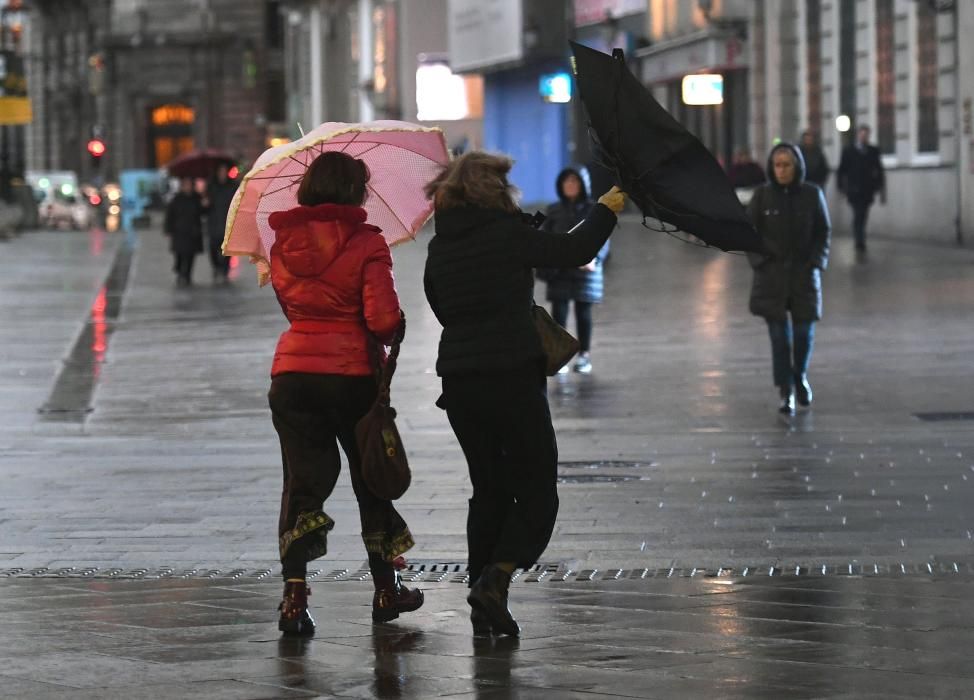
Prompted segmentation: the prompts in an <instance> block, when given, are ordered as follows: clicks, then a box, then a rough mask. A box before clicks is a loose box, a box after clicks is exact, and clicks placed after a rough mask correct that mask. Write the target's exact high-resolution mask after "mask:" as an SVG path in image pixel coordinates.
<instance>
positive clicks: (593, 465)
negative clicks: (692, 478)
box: [558, 460, 656, 484]
mask: <svg viewBox="0 0 974 700" xmlns="http://www.w3.org/2000/svg"><path fill="white" fill-rule="evenodd" d="M653 466H656V463H655V462H622V461H616V460H603V461H592V460H583V461H577V462H559V463H558V483H559V484H612V483H618V482H623V481H648V480H649V478H650V477H648V476H643V475H641V474H620V473H616V472H615V470H617V469H627V470H631V469H646V468H648V467H653ZM595 472H599V473H595Z"/></svg>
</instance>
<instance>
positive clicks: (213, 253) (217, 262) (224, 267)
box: [210, 240, 230, 277]
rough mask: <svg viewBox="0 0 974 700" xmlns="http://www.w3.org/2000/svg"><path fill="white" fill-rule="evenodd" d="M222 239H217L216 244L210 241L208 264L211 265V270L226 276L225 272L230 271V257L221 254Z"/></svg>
mask: <svg viewBox="0 0 974 700" xmlns="http://www.w3.org/2000/svg"><path fill="white" fill-rule="evenodd" d="M222 245H223V241H222V240H221V241H219V242H218V243H216V245H214V244H213V242H212V241H211V242H210V265H212V266H213V272H214V273H215V274H217V275H220V276H222V277H226V276H227V273H228V272H230V258H228V257H227V256H225V255H224V254H223V251H222V250H221V246H222Z"/></svg>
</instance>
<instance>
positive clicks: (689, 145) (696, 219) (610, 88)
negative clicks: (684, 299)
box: [571, 42, 762, 252]
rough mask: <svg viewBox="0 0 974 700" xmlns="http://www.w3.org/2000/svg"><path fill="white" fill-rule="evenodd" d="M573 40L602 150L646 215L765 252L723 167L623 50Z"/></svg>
mask: <svg viewBox="0 0 974 700" xmlns="http://www.w3.org/2000/svg"><path fill="white" fill-rule="evenodd" d="M571 45H572V52H573V53H574V55H575V58H574V61H573V68H574V71H575V78H576V81H577V83H578V91H579V94H580V95H581V98H582V103H583V104H584V105H585V111H586V112H587V113H588V120H589V126H590V129H589V133H590V134H591V136H592V140H593V142H594V145H595V147H596V156H597V157H598V158H599V159H600V160H601V161H602V162H603V164H604V165H605V166H606V167H608V168H609V169H610V170H611V171H612V172H613V174H614V175H615V177H616V180H617V183H618V185H619V187H621V188H622V189H623V190H625V191H626V193H627V194H628V195H629V197H630V198H631V199H632V201H633V202H635V203H636V205H637V206H638V207H639V209H640V210H641V211H642V213H643V216H645V217H651V218H654V219H657V220H658V221H660V222H665V223H666V224H670V225H672V226H674V227H676V229H679V230H681V231H685V232H687V233H691V234H693V235H694V236H696V237H697V238H698V239H700V240H701V241H703V242H704V243H706V244H708V245H712V246H716V247H717V248H720V249H721V250H743V251H755V252H757V251H760V250H761V249H762V247H761V238H760V236H759V235H758V233H757V231H756V230H755V229H754V226H753V225H752V224H751V222H750V221H749V220H748V217H747V213H746V212H745V211H744V207H743V206H741V203H740V201H739V200H738V199H737V195H736V193H735V192H734V188H733V187H732V186H731V184H730V181H729V180H728V179H727V176H726V175H725V174H724V170H723V168H721V167H720V164H719V163H718V162H717V161H716V160H715V159H714V157H713V156H712V155H711V154H710V151H708V150H707V148H706V147H705V146H704V145H703V144H702V143H700V141H699V140H697V138H696V137H695V136H694V135H693V134H691V133H690V132H689V131H687V130H686V129H684V128H683V126H682V125H681V124H680V123H679V122H678V121H677V120H676V119H674V118H673V117H672V116H670V114H669V112H667V111H666V110H665V109H663V107H662V106H661V105H660V104H659V102H657V101H656V100H655V99H654V98H653V96H652V95H651V94H650V93H649V91H648V90H647V89H646V88H645V87H644V86H643V85H642V83H640V82H639V80H637V79H636V76H634V75H633V74H632V73H631V72H630V71H629V68H628V67H627V66H626V62H625V60H624V57H623V54H622V51H621V50H619V49H616V50H615V51H614V52H613V55H612V56H609V55H608V54H604V53H602V52H601V51H595V50H594V49H590V48H588V47H587V46H582V45H581V44H576V43H575V42H571ZM661 230H666V229H665V228H663V229H661Z"/></svg>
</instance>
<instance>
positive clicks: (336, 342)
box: [269, 152, 423, 635]
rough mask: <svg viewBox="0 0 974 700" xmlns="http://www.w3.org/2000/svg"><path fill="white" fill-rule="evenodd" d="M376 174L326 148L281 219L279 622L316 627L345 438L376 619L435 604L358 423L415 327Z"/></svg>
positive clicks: (273, 219) (276, 252)
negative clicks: (409, 321)
mask: <svg viewBox="0 0 974 700" xmlns="http://www.w3.org/2000/svg"><path fill="white" fill-rule="evenodd" d="M368 181H369V171H368V167H367V166H366V165H365V163H363V162H362V161H361V160H357V159H355V158H352V157H351V156H348V155H346V154H344V153H338V152H328V153H324V154H323V155H321V156H319V157H318V158H317V159H315V161H314V162H313V163H312V164H311V167H310V168H309V169H308V172H307V173H306V174H305V176H304V179H303V180H302V182H301V186H300V189H299V190H298V203H299V204H300V205H301V206H298V207H296V208H294V209H290V210H288V211H280V212H275V213H274V214H272V215H271V216H270V219H269V223H270V225H271V227H272V228H273V229H274V231H275V232H276V239H275V242H274V246H273V247H272V248H271V281H272V284H273V285H274V291H275V292H276V294H277V299H278V301H279V302H280V304H281V308H282V309H283V310H284V315H285V316H287V319H288V321H290V322H291V327H290V328H289V329H288V330H287V331H285V332H284V333H283V334H282V335H281V338H280V340H279V341H278V343H277V350H276V351H275V353H274V364H273V367H272V369H271V377H272V380H271V390H270V394H269V400H270V406H271V413H272V416H273V420H274V428H275V429H276V430H277V434H278V436H279V437H280V440H281V454H282V458H283V461H284V489H283V493H282V494H281V518H280V524H279V528H278V532H279V536H280V553H281V568H282V573H283V576H284V581H285V583H284V600H283V601H282V602H281V605H280V611H281V619H280V622H279V624H278V627H279V629H280V630H281V631H282V632H284V633H285V634H297V635H309V634H313V633H314V620H313V619H312V618H311V615H310V614H309V613H308V595H309V594H310V589H309V588H308V586H307V583H306V581H305V576H306V573H307V563H308V562H309V561H311V560H312V559H316V558H318V557H320V556H322V555H324V554H325V553H326V551H327V547H326V544H327V535H328V531H329V530H331V529H332V527H333V526H334V521H333V520H332V519H331V518H330V517H329V516H328V515H327V514H325V512H324V511H323V510H322V506H323V505H324V502H325V500H327V498H328V496H330V495H331V492H332V491H333V490H334V488H335V482H336V481H337V480H338V473H339V469H340V467H341V458H340V456H339V453H338V446H339V444H340V445H341V447H342V449H343V450H344V451H345V456H346V457H347V458H348V465H349V473H350V474H351V478H352V488H353V490H354V491H355V498H356V499H357V500H358V506H359V514H360V516H361V521H362V539H363V540H364V541H365V549H366V551H367V552H368V556H369V567H370V568H371V570H372V578H373V580H374V583H375V596H374V598H373V601H372V619H373V620H374V621H377V622H385V621H388V620H392V619H395V618H396V617H398V616H399V614H400V613H403V612H409V611H412V610H416V609H417V608H419V607H420V606H421V605H422V604H423V593H422V591H420V590H418V589H416V590H410V589H408V588H406V587H404V586H402V585H401V584H400V581H399V577H398V574H397V573H396V570H395V568H394V566H393V564H392V561H393V560H394V559H395V558H396V557H397V556H399V555H400V554H402V553H403V552H405V551H406V550H408V549H409V548H410V547H412V546H413V538H412V535H410V533H409V528H407V527H406V523H405V521H403V519H402V517H400V515H399V513H397V512H396V510H395V508H393V506H392V503H391V502H390V501H384V500H382V499H379V498H377V497H376V496H374V495H373V494H372V493H371V492H370V491H369V490H368V488H367V487H366V486H365V483H364V482H363V481H362V471H361V464H360V460H359V455H358V449H357V447H356V443H355V434H354V430H355V424H356V423H357V422H358V420H359V419H360V418H361V417H362V416H363V415H365V413H366V412H367V411H368V409H369V407H370V406H371V405H372V403H373V401H374V400H375V396H376V382H375V378H374V373H373V361H372V358H373V357H377V356H384V348H383V347H382V346H381V345H380V344H390V343H392V341H393V340H394V339H396V338H397V337H399V338H401V336H402V334H403V332H404V330H405V323H404V321H403V320H402V315H401V312H400V309H399V297H398V296H397V294H396V288H395V283H394V281H393V276H392V256H391V255H390V254H389V246H388V245H387V244H386V242H385V239H384V238H383V237H382V234H381V231H380V229H378V228H376V227H375V226H370V225H369V224H367V223H365V219H366V212H365V210H364V209H363V208H362V206H361V205H362V203H363V202H364V201H365V197H366V185H367V183H368Z"/></svg>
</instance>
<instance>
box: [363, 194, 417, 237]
mask: <svg viewBox="0 0 974 700" xmlns="http://www.w3.org/2000/svg"><path fill="white" fill-rule="evenodd" d="M367 187H368V188H369V192H370V193H371V194H374V195H375V196H376V197H378V198H379V201H381V202H382V203H383V204H385V205H386V209H388V210H389V213H390V214H392V217H393V218H394V219H395V220H396V221H398V222H399V223H400V225H401V226H402V227H403V228H404V229H406V230H407V231H409V226H408V225H406V223H405V222H404V221H403V220H402V219H400V218H399V215H398V214H396V210H395V209H393V208H392V207H391V206H389V202H387V201H386V199H385V197H383V196H382V195H381V194H379V193H378V192H376V191H375V189H374V188H373V187H372V186H371V185H367Z"/></svg>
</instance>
